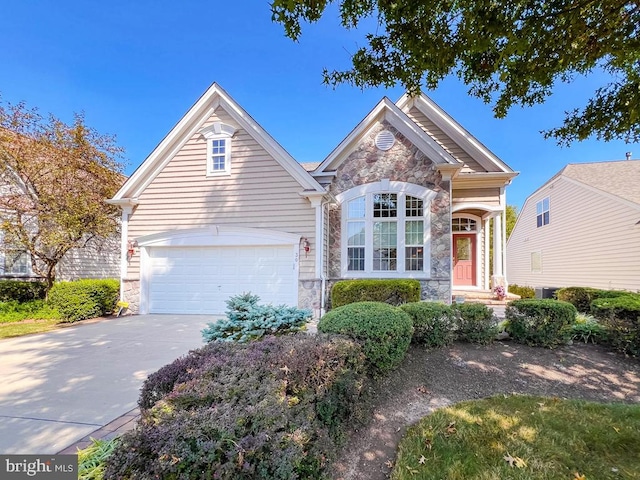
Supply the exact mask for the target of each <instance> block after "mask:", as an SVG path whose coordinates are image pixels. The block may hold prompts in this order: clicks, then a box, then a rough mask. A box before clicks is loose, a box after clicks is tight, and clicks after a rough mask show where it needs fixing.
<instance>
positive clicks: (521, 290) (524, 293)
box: [509, 284, 536, 298]
mask: <svg viewBox="0 0 640 480" xmlns="http://www.w3.org/2000/svg"><path fill="white" fill-rule="evenodd" d="M509 292H511V293H514V294H516V295H518V296H519V297H520V298H534V297H535V296H536V291H535V290H534V288H533V287H527V286H520V285H515V284H509Z"/></svg>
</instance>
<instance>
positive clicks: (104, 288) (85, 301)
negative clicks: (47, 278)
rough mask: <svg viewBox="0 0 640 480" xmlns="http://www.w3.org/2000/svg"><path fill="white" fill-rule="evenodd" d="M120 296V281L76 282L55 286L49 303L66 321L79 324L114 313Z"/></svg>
mask: <svg viewBox="0 0 640 480" xmlns="http://www.w3.org/2000/svg"><path fill="white" fill-rule="evenodd" d="M119 296H120V282H118V280H114V279H106V280H76V281H74V282H58V283H56V284H54V285H53V287H51V290H50V291H49V295H48V300H47V301H48V302H49V304H51V305H52V306H53V307H55V308H57V309H58V311H59V312H60V315H61V316H62V318H63V319H64V320H66V321H67V322H77V321H79V320H85V319H87V318H95V317H100V316H102V315H107V314H111V313H113V311H114V309H115V307H116V303H117V302H118V298H119Z"/></svg>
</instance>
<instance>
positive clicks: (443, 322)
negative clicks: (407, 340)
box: [400, 302, 456, 348]
mask: <svg viewBox="0 0 640 480" xmlns="http://www.w3.org/2000/svg"><path fill="white" fill-rule="evenodd" d="M400 308H401V309H402V310H404V311H405V312H406V313H408V314H409V316H410V317H411V320H412V322H413V337H412V340H411V341H412V342H413V343H417V344H419V345H424V346H426V347H427V348H440V347H446V346H447V345H450V344H451V343H453V341H454V340H455V338H456V333H455V329H456V324H455V319H454V315H453V311H452V310H451V307H450V306H449V305H445V304H444V303H440V302H412V303H407V304H405V305H402V306H401V307H400Z"/></svg>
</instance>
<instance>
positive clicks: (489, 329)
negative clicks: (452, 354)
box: [453, 303, 498, 345]
mask: <svg viewBox="0 0 640 480" xmlns="http://www.w3.org/2000/svg"><path fill="white" fill-rule="evenodd" d="M453 312H454V315H455V316H456V324H457V331H456V332H457V336H458V339H459V340H462V341H465V342H470V343H479V344H482V345H488V344H489V343H491V342H493V341H494V340H495V338H496V335H498V320H497V318H496V317H495V316H494V315H493V310H492V309H491V308H489V307H487V306H486V305H484V304H482V303H461V304H457V305H454V306H453Z"/></svg>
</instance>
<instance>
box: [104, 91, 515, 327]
mask: <svg viewBox="0 0 640 480" xmlns="http://www.w3.org/2000/svg"><path fill="white" fill-rule="evenodd" d="M305 167H306V169H305ZM308 170H310V171H308ZM516 175H517V173H516V172H514V171H513V170H511V169H510V168H509V167H508V166H507V165H506V164H505V163H504V162H502V161H501V160H499V159H498V158H497V157H496V156H495V155H493V154H492V153H491V152H489V151H488V150H487V148H486V147H484V146H483V145H482V144H481V143H480V142H478V141H477V140H476V139H475V138H473V136H472V135H470V134H469V132H467V131H466V130H464V129H463V128H462V127H461V126H460V125H459V124H458V123H457V122H455V121H454V120H453V119H452V118H451V117H450V116H449V115H447V114H446V113H445V112H444V111H442V110H441V109H440V108H439V107H438V106H437V105H436V104H434V103H433V102H432V101H431V100H430V99H429V98H427V97H426V96H420V97H416V98H410V97H408V96H403V97H402V98H401V99H400V100H399V101H398V102H397V103H393V102H391V101H390V100H389V99H387V98H384V99H382V100H381V101H380V102H379V103H378V105H376V106H375V108H374V109H373V110H372V111H371V112H370V113H369V114H368V115H367V116H366V118H364V120H362V122H360V123H359V124H358V125H357V126H356V127H355V129H354V130H353V131H352V132H351V133H350V134H349V135H348V136H347V137H346V138H345V139H344V140H343V141H342V142H341V143H340V144H339V145H338V146H337V147H336V148H335V150H334V151H333V152H331V153H330V154H329V156H328V157H327V158H325V159H324V161H322V162H320V163H316V164H313V165H309V164H308V165H306V166H304V167H303V166H302V165H301V164H300V163H298V162H296V160H295V159H294V158H292V157H291V155H289V154H288V153H287V152H286V151H285V150H284V149H283V148H282V147H281V146H280V145H279V144H278V143H277V142H276V141H275V140H274V139H273V138H272V137H271V136H270V135H269V134H268V133H267V132H266V131H265V130H264V129H263V128H262V127H260V125H258V124H257V123H256V122H255V120H253V119H252V118H251V117H250V116H249V114H248V113H247V112H246V111H245V110H244V109H243V108H242V107H240V106H239V105H238V104H237V103H236V102H235V101H234V100H233V99H232V98H231V97H230V96H229V95H228V94H227V93H226V92H225V91H224V90H223V89H222V88H220V87H219V86H218V85H217V84H213V85H212V86H211V87H210V88H209V89H208V90H207V91H206V92H205V94H204V95H203V96H202V97H201V98H200V99H199V100H198V101H197V102H196V103H195V105H193V107H192V108H191V109H190V110H189V111H188V112H187V113H186V115H185V116H184V117H183V118H182V119H181V120H180V121H179V122H178V123H177V125H176V126H175V127H174V128H173V130H171V132H169V134H168V135H167V136H166V137H165V138H164V139H163V140H162V141H161V142H160V144H159V145H158V146H157V147H156V149H155V150H154V151H153V152H152V153H151V154H150V155H149V157H148V158H147V159H146V160H145V161H144V162H143V163H142V165H141V166H140V167H139V168H138V169H137V170H136V171H135V172H134V174H133V175H132V176H131V177H130V178H129V179H128V181H127V182H126V183H125V184H124V186H123V187H122V188H121V189H120V191H119V192H118V193H117V194H116V195H115V196H114V198H113V199H112V200H110V202H111V203H113V204H117V205H120V206H121V207H122V209H123V216H122V245H121V262H122V266H121V268H122V271H121V278H122V296H123V298H124V300H126V301H128V302H130V306H131V309H132V310H133V311H134V312H135V311H138V312H141V313H146V312H152V313H177V312H181V313H214V314H220V313H223V312H224V310H225V308H226V306H225V302H226V300H227V299H228V298H229V297H230V296H231V295H234V294H237V293H241V292H244V291H251V292H253V293H255V294H257V295H259V296H260V297H261V299H262V301H264V302H272V303H275V304H279V303H283V304H290V305H298V306H300V307H305V308H311V309H313V310H314V312H315V314H316V315H319V314H321V312H322V310H323V309H325V308H326V307H327V305H328V298H329V292H330V288H331V286H332V285H333V283H335V282H336V281H338V280H341V279H348V278H415V279H418V280H419V281H420V283H421V285H422V298H424V299H439V300H443V301H445V302H451V297H452V293H453V289H455V288H457V287H463V288H471V289H474V288H475V289H478V290H480V289H485V290H486V289H488V288H489V287H490V282H491V281H492V280H493V282H494V283H503V282H504V249H503V248H502V246H503V244H504V230H503V228H502V225H503V220H502V219H503V216H504V209H505V206H506V201H505V187H506V186H507V185H508V184H509V183H510V181H511V179H512V178H513V177H514V176H516ZM491 219H494V220H493V221H494V227H495V228H494V231H495V243H496V248H495V249H494V250H495V251H496V255H495V258H493V259H490V258H489V255H490V254H489V252H490V249H489V222H490V220H491ZM490 261H492V262H493V272H495V275H494V278H493V279H490V278H489V262H490Z"/></svg>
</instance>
